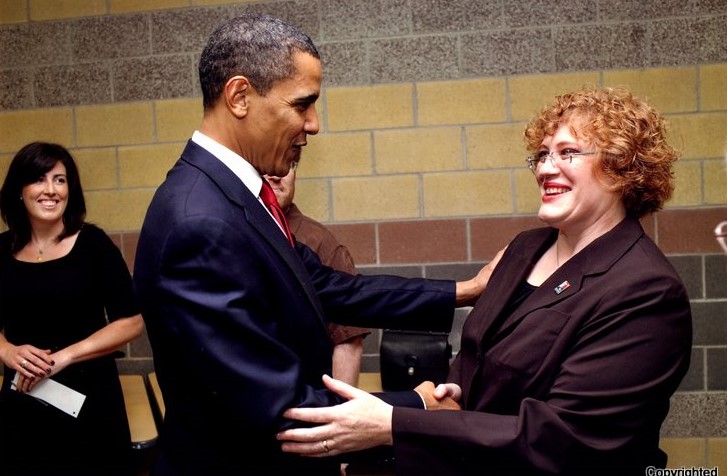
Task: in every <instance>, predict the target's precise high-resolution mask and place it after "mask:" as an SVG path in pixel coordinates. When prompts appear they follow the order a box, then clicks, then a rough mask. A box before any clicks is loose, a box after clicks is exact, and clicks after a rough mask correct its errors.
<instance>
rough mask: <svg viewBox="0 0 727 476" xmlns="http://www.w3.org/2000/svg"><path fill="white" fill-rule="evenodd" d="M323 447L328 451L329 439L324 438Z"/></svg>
mask: <svg viewBox="0 0 727 476" xmlns="http://www.w3.org/2000/svg"><path fill="white" fill-rule="evenodd" d="M323 449H324V450H326V453H328V440H323Z"/></svg>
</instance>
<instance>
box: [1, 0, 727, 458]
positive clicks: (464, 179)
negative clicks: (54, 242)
mask: <svg viewBox="0 0 727 476" xmlns="http://www.w3.org/2000/svg"><path fill="white" fill-rule="evenodd" d="M248 10H255V11H264V12H267V13H271V14H273V15H276V16H280V17H282V18H285V19H287V20H289V21H291V22H293V23H296V24H298V25H300V26H301V27H302V28H303V29H304V30H305V31H307V32H308V33H309V34H310V35H311V36H312V37H313V38H314V40H315V41H316V43H317V45H318V46H319V47H320V50H321V53H322V56H323V61H324V71H325V80H324V91H323V95H322V98H321V100H320V101H319V105H318V107H319V113H320V116H321V125H322V127H321V133H320V134H319V135H318V136H315V137H311V138H310V141H309V145H308V147H307V148H306V150H305V152H304V158H303V162H302V163H301V167H300V169H299V185H298V193H297V197H296V198H297V200H296V201H297V202H298V204H299V206H300V207H301V209H302V210H303V211H304V212H306V213H308V214H309V215H311V216H313V217H315V218H317V219H319V220H321V221H323V222H325V223H326V224H328V225H330V226H331V228H332V229H333V230H334V232H335V233H336V234H337V235H338V236H339V237H340V239H341V240H342V241H343V242H344V243H345V244H347V245H348V246H349V247H350V248H351V250H352V252H353V254H354V257H355V259H356V261H357V264H358V265H359V268H360V270H361V272H364V273H373V272H390V273H396V274H401V275H405V276H428V277H453V278H464V277H469V276H470V275H471V274H472V273H474V272H475V271H476V270H477V269H479V267H480V266H481V265H482V264H483V263H484V262H486V261H487V260H489V259H490V258H491V257H492V256H493V255H494V253H495V252H496V251H497V250H498V249H499V248H501V247H502V246H504V245H505V244H506V243H507V242H508V241H509V239H510V238H511V237H512V236H513V235H514V234H515V233H516V232H518V231H519V230H522V229H524V228H529V227H532V226H536V225H538V221H537V219H536V218H535V213H536V211H537V207H538V197H537V194H536V193H535V190H536V189H535V186H534V181H533V178H532V176H531V174H530V172H529V171H527V169H526V168H525V167H524V165H525V161H524V157H525V151H524V148H523V145H522V139H521V135H522V130H523V127H524V124H525V121H526V120H527V119H528V118H529V117H530V116H531V115H532V114H533V113H534V112H535V111H536V110H537V109H538V108H540V107H541V106H542V105H543V104H544V103H546V102H547V101H549V100H550V99H551V98H552V97H553V96H554V95H555V94H557V93H560V92H564V91H567V90H571V89H576V88H580V87H581V86H583V85H591V84H592V85H603V86H615V85H625V86H628V87H630V88H631V89H632V90H634V91H635V92H636V93H637V94H638V95H641V96H643V97H646V98H648V99H649V100H650V101H651V102H652V104H654V105H655V106H656V107H657V108H659V109H660V110H661V111H662V112H663V113H665V115H666V116H667V118H668V120H669V123H670V133H671V140H672V142H673V143H674V144H675V145H676V146H677V147H678V148H679V149H681V150H682V152H683V158H682V160H681V161H680V162H679V163H678V166H677V169H676V178H677V190H676V194H675V196H674V198H673V199H672V200H671V202H669V203H668V205H667V207H666V209H665V210H664V211H662V212H660V213H658V214H657V215H656V216H652V217H648V218H647V219H645V220H644V225H645V227H646V229H647V231H648V232H649V233H650V235H651V236H652V237H654V239H655V240H656V241H657V243H658V244H659V246H660V247H661V248H662V249H663V250H664V251H665V252H666V253H667V255H668V256H669V257H670V258H671V259H672V261H673V262H674V264H675V265H676V267H677V269H678V270H679V271H680V273H681V275H682V277H683V278H684V281H685V283H686V285H687V287H688V290H689V294H690V297H691V299H692V305H693V311H694V324H695V340H694V350H693V364H692V367H691V369H690V372H689V375H688V376H687V378H686V379H685V381H684V383H683V385H682V388H681V389H680V391H679V392H678V394H677V395H676V396H675V398H674V401H673V407H672V412H671V414H670V417H669V419H668V420H667V423H666V425H665V427H664V436H665V438H666V439H665V445H666V446H669V449H670V453H671V454H672V456H673V457H672V466H674V465H677V466H678V465H679V464H685V465H691V464H696V465H709V466H710V467H712V466H716V465H717V464H719V465H721V469H722V470H723V471H727V467H725V465H727V271H726V270H727V260H726V259H725V257H724V256H722V255H721V252H720V250H719V248H718V246H717V245H716V243H715V240H714V237H713V229H714V226H715V225H716V223H717V222H719V221H721V220H724V219H727V172H726V170H725V168H726V167H725V161H724V154H725V146H726V144H727V2H725V1H724V0H717V1H709V2H696V1H689V2H666V3H665V2H659V1H656V0H645V1H628V0H600V1H599V2H595V1H592V0H563V1H559V2H542V1H538V0H524V1H517V2H511V1H506V0H479V1H472V0H366V1H361V0H307V1H306V0H301V1H267V2H235V1H222V0H148V1H147V0H145V1H140V0H73V1H61V0H3V1H2V2H0V85H2V87H0V177H4V173H5V170H6V169H7V163H8V162H9V160H10V159H11V158H12V156H13V154H14V153H15V152H16V151H17V150H18V149H19V148H20V147H21V146H22V145H24V144H25V143H27V142H29V141H32V140H50V141H55V142H59V143H61V144H63V145H65V146H67V147H69V148H70V149H71V150H72V152H73V154H74V155H75V157H76V158H77V159H78V162H79V166H80V168H81V174H82V180H83V185H84V188H85V190H86V196H87V200H88V206H89V216H88V218H89V220H90V221H93V222H95V223H97V224H99V225H100V226H102V227H103V228H104V229H105V230H106V231H107V232H109V234H111V235H112V236H113V238H114V239H115V240H116V242H117V243H118V245H119V246H120V248H121V249H122V251H123V253H124V255H125V257H126V259H127V261H128V263H129V266H130V267H133V259H134V251H135V246H136V239H137V236H138V230H139V228H140V226H141V223H142V220H143V217H144V213H145V211H146V207H147V205H148V203H149V200H150V199H151V196H152V194H153V193H154V190H155V188H156V187H157V186H158V185H159V183H161V181H162V180H163V178H164V175H165V173H166V171H167V170H168V169H169V167H170V166H171V165H172V164H173V163H174V161H175V160H176V159H177V157H178V155H179V153H180V151H181V149H182V148H183V146H184V143H185V141H186V140H187V139H188V137H189V136H190V135H191V132H192V131H193V130H194V129H195V128H196V127H197V126H198V125H199V121H200V119H201V114H202V110H201V97H200V93H199V91H198V85H197V78H196V63H197V59H198V57H199V53H200V51H201V49H202V47H203V45H204V41H205V40H206V38H207V37H208V35H209V33H210V32H211V30H212V29H213V28H214V26H215V25H217V24H218V23H219V22H221V21H222V20H224V19H226V18H229V17H232V16H234V15H236V14H238V13H240V12H243V11H248ZM465 316H466V310H465V311H461V312H459V313H458V316H457V325H456V326H455V329H454V331H453V335H452V338H453V341H454V344H455V347H456V346H457V338H458V335H459V327H460V326H461V323H462V321H463V320H464V318H465ZM366 346H367V355H366V357H365V361H364V369H365V370H377V369H378V355H377V352H378V334H374V335H372V336H371V337H369V338H368V339H367V343H366ZM119 365H120V368H121V370H122V371H124V372H146V371H148V370H150V369H151V368H152V364H151V351H150V349H149V346H148V342H147V341H146V339H140V340H139V341H136V342H134V343H132V344H131V345H130V346H129V347H128V349H127V357H126V358H125V359H123V360H121V361H120V362H119Z"/></svg>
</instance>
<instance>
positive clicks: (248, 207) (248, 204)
mask: <svg viewBox="0 0 727 476" xmlns="http://www.w3.org/2000/svg"><path fill="white" fill-rule="evenodd" d="M181 160H183V161H186V162H187V163H189V164H190V165H191V166H193V167H196V168H197V169H199V170H200V171H202V173H204V174H205V175H206V176H207V177H209V179H210V180H211V181H212V182H214V183H215V184H216V185H217V187H218V188H219V189H220V191H222V193H223V194H224V195H225V196H226V197H227V199H228V200H229V201H230V202H232V203H233V204H234V206H235V207H237V208H239V209H240V216H241V217H243V218H244V220H245V221H246V222H247V224H248V225H250V227H251V228H253V229H255V230H256V231H257V232H258V233H259V234H260V237H261V238H262V239H263V240H265V241H266V242H267V243H268V244H269V245H270V246H271V247H272V248H273V249H274V250H275V251H276V253H277V254H278V256H280V258H281V259H282V261H283V262H284V263H285V264H286V265H287V266H288V268H290V270H291V271H292V272H293V274H294V275H295V277H296V278H297V280H298V282H299V284H300V285H301V287H303V289H304V290H305V294H306V296H307V297H308V300H309V301H310V303H311V305H312V306H313V307H314V308H315V310H316V311H317V314H318V318H319V320H320V321H321V323H322V324H323V325H324V326H325V325H326V319H325V318H324V315H323V310H322V308H321V305H320V301H319V299H318V295H317V293H316V291H315V289H314V288H313V284H312V282H311V280H310V278H309V274H308V272H307V270H306V269H305V267H304V266H303V262H302V261H301V259H300V257H299V256H298V254H297V252H296V251H295V250H294V249H293V248H292V247H291V246H290V242H288V240H287V239H286V238H285V235H284V234H283V233H281V232H280V228H279V227H278V225H277V223H276V222H275V220H274V219H273V218H272V217H271V216H270V215H269V214H268V213H267V212H266V211H265V209H264V207H263V205H262V204H261V203H260V202H259V201H258V199H257V197H255V196H254V195H253V194H252V192H250V190H249V189H248V188H247V187H246V186H245V185H244V184H243V183H242V182H241V181H240V179H239V177H237V176H236V175H235V174H234V172H232V171H231V170H230V169H229V168H228V167H227V166H226V165H225V164H223V163H222V162H221V161H220V160H219V159H217V158H216V157H215V156H214V155H212V154H211V153H210V152H209V151H207V150H206V149H204V148H203V147H200V146H199V145H198V144H196V143H195V142H193V141H191V140H190V141H188V142H187V146H186V147H185V149H184V152H183V153H182V158H181Z"/></svg>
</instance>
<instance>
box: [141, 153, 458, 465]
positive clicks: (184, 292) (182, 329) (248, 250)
mask: <svg viewBox="0 0 727 476" xmlns="http://www.w3.org/2000/svg"><path fill="white" fill-rule="evenodd" d="M134 280H135V283H136V285H137V290H138V292H139V296H140V299H141V303H142V314H143V317H144V320H145V323H146V326H147V331H148V334H149V339H150V342H151V345H152V350H153V353H154V365H155V369H156V372H157V376H158V379H159V384H160V386H161V390H162V393H163V396H164V403H165V405H166V416H165V421H164V426H163V428H162V430H161V434H160V456H159V459H158V462H157V465H156V468H155V473H156V474H159V475H172V474H175V475H181V474H189V475H195V476H200V475H205V476H217V475H228V474H255V475H258V474H283V473H284V474H327V473H326V472H327V471H328V473H329V474H338V469H337V468H338V464H337V462H335V461H333V460H332V459H329V458H324V459H318V458H301V457H297V456H293V455H288V454H283V453H282V452H281V451H280V449H279V448H280V444H279V442H277V441H276V440H275V434H276V432H277V431H279V430H280V429H281V428H282V427H285V425H286V422H284V421H282V418H281V416H280V415H281V414H282V412H283V411H284V410H285V409H287V408H290V407H295V406H307V407H310V406H328V405H333V404H337V403H340V402H341V399H340V397H337V396H336V395H334V394H333V393H331V392H329V391H328V390H325V389H324V388H323V384H322V381H321V376H322V375H323V374H324V373H328V374H330V371H331V355H332V354H331V352H332V351H331V346H330V341H329V338H328V332H327V318H330V319H336V320H340V322H341V323H342V324H351V325H356V324H358V325H361V324H364V323H365V325H377V324H381V323H382V322H386V321H387V319H389V320H391V321H393V322H401V323H402V324H403V325H405V326H407V325H412V326H415V327H423V328H426V327H431V326H434V327H437V328H442V327H444V328H447V329H448V328H449V327H450V326H451V320H452V316H453V310H454V282H452V281H433V280H424V279H414V280H406V279H403V278H397V277H392V276H389V277H386V276H379V277H372V276H352V275H350V274H346V273H341V272H337V271H334V270H333V269H331V268H328V267H325V266H323V265H322V264H321V263H320V261H319V260H318V258H317V257H316V255H315V254H314V253H313V252H312V251H310V249H309V248H307V247H306V246H304V245H302V244H296V248H295V249H293V248H292V247H291V246H290V244H289V243H288V242H287V241H286V239H285V237H284V236H283V234H282V233H281V232H280V229H279V228H278V226H277V224H276V223H275V221H274V220H273V219H272V218H271V217H270V215H269V214H268V213H267V212H266V211H265V209H264V208H263V205H262V204H261V203H260V202H258V200H257V198H256V197H254V196H253V194H252V193H250V191H249V190H248V189H247V188H246V187H245V186H244V185H243V184H242V183H241V181H240V179H239V178H238V177H237V176H235V175H234V174H233V172H231V171H230V170H229V169H228V168H227V167H226V166H225V165H224V164H222V162H220V161H219V160H218V159H216V158H215V157H214V156H213V155H211V154H210V153H209V152H207V151H206V150H205V149H203V148H202V147H200V146H199V145H197V144H195V143H194V142H192V141H190V142H189V143H188V144H187V147H186V148H185V150H184V152H183V153H182V157H181V158H180V160H179V161H178V162H177V164H176V165H175V166H174V167H173V168H172V169H171V170H170V172H169V174H168V176H167V178H166V180H165V182H164V183H163V184H162V185H161V186H160V187H159V189H158V191H157V193H156V194H155V196H154V199H153V200H152V203H151V205H150V207H149V210H148V212H147V216H146V218H145V221H144V225H143V227H142V231H141V235H140V238H139V244H138V248H137V255H136V262H135V272H134ZM407 323H408V324H407ZM399 397H401V398H403V399H404V400H402V403H404V404H416V405H421V400H420V399H419V397H418V396H417V395H416V394H415V393H414V392H406V393H405V394H401V395H394V396H392V398H393V400H392V402H393V403H397V402H398V400H397V398H399ZM387 398H388V397H387ZM288 423H289V422H288Z"/></svg>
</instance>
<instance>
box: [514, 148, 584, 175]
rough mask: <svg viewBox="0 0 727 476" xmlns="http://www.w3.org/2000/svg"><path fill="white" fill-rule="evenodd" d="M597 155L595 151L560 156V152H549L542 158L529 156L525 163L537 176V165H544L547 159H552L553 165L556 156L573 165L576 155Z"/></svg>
mask: <svg viewBox="0 0 727 476" xmlns="http://www.w3.org/2000/svg"><path fill="white" fill-rule="evenodd" d="M597 153H598V152H596V151H595V150H594V151H590V152H568V153H567V154H560V153H559V152H554V151H553V152H548V153H547V154H545V155H543V156H542V157H537V156H535V157H534V156H532V155H529V156H528V157H527V158H526V159H525V162H526V163H527V164H528V169H530V171H531V172H532V173H533V175H535V174H536V173H538V170H537V169H538V165H537V164H539V163H540V164H544V163H545V159H547V158H548V157H550V162H551V163H552V164H555V157H556V155H557V156H558V157H559V158H560V160H566V159H567V160H568V163H569V164H572V163H573V156H574V155H594V154H597Z"/></svg>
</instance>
